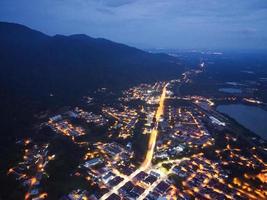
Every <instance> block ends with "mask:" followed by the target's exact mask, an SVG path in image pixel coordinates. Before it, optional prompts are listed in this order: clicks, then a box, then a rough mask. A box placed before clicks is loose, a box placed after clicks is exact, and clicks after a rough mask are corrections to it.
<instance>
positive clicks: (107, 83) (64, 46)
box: [0, 22, 182, 198]
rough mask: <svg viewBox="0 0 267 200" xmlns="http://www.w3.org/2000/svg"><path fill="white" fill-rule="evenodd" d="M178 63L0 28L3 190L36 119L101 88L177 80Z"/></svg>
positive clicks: (102, 43)
mask: <svg viewBox="0 0 267 200" xmlns="http://www.w3.org/2000/svg"><path fill="white" fill-rule="evenodd" d="M176 63H177V60H176V59H175V58H173V57H170V56H167V55H164V54H157V55H156V54H149V53H147V52H144V51H141V50H139V49H136V48H132V47H129V46H126V45H123V44H118V43H115V42H111V41H109V40H105V39H94V38H91V37H89V36H86V35H71V36H63V35H56V36H48V35H45V34H43V33H41V32H38V31H35V30H32V29H30V28H28V27H25V26H22V25H19V24H13V23H4V22H0V70H1V73H0V110H1V115H0V121H1V128H0V152H1V153H0V160H4V161H5V162H4V163H3V165H2V166H1V170H0V180H1V182H3V183H4V182H5V185H6V186H5V187H1V190H10V188H9V187H8V185H9V184H14V183H9V181H10V180H9V179H7V176H6V171H7V168H9V167H11V166H10V163H13V162H14V160H16V159H17V157H18V149H17V150H15V149H16V148H17V147H16V144H15V140H16V139H17V138H21V137H25V136H27V135H30V134H32V133H34V130H33V129H32V127H33V125H34V124H35V123H36V118H35V117H34V115H35V114H36V113H38V112H40V111H42V110H47V109H54V108H57V107H60V106H64V105H71V104H72V103H74V102H75V101H76V100H78V99H80V97H81V96H82V95H84V94H86V93H87V92H90V91H93V90H96V89H97V88H99V87H108V88H111V89H113V90H115V89H123V88H127V87H129V86H131V85H134V84H137V83H140V82H150V81H155V80H165V79H170V78H174V77H177V76H178V74H179V73H180V72H181V70H182V68H181V67H180V66H178V65H177V64H176ZM50 94H53V97H51V96H50ZM0 193H1V192H0ZM11 193H12V192H11ZM0 198H1V197H0Z"/></svg>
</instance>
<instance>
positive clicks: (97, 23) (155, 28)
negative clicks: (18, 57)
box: [0, 0, 267, 49]
mask: <svg viewBox="0 0 267 200" xmlns="http://www.w3.org/2000/svg"><path fill="white" fill-rule="evenodd" d="M0 21H8V22H16V23H20V24H24V25H27V26H29V27H31V28H33V29H37V30H40V31H42V32H45V33H47V34H49V35H54V34H64V35H70V34H75V33H85V34H87V35H90V36H92V37H104V38H107V39H111V40H114V41H117V42H122V43H126V44H129V45H133V46H136V47H140V48H180V49H198V48H209V49H225V48H227V49H264V48H266V47H267V1H266V0H1V1H0Z"/></svg>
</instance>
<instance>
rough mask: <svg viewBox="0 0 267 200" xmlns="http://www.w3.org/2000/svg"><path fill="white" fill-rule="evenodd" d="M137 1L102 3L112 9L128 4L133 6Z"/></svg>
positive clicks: (122, 0)
mask: <svg viewBox="0 0 267 200" xmlns="http://www.w3.org/2000/svg"><path fill="white" fill-rule="evenodd" d="M135 1H136V0H102V1H101V2H102V3H103V4H104V5H106V6H110V7H120V6H124V5H127V4H131V3H133V2H135Z"/></svg>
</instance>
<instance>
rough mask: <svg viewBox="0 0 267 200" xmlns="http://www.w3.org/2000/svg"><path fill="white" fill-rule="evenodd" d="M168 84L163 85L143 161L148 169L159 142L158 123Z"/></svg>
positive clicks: (143, 165) (144, 166)
mask: <svg viewBox="0 0 267 200" xmlns="http://www.w3.org/2000/svg"><path fill="white" fill-rule="evenodd" d="M167 86H168V83H167V84H165V86H164V87H163V90H162V93H161V97H160V101H159V107H158V109H157V111H156V115H155V118H156V123H155V126H154V128H153V130H152V131H151V133H150V137H149V142H148V149H147V153H146V157H145V160H144V161H143V163H142V168H144V169H147V168H148V167H149V166H150V165H151V162H152V159H153V154H154V150H155V146H156V142H157V135H158V125H159V121H160V118H161V116H162V115H163V113H164V102H165V99H166V91H167Z"/></svg>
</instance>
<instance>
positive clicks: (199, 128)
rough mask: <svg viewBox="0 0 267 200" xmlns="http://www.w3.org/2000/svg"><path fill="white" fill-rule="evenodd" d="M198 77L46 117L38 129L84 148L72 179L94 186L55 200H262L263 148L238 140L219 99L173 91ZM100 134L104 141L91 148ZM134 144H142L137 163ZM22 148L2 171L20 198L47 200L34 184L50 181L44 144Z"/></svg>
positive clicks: (88, 101) (49, 157)
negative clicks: (16, 160)
mask: <svg viewBox="0 0 267 200" xmlns="http://www.w3.org/2000/svg"><path fill="white" fill-rule="evenodd" d="M200 72H201V70H199V69H198V70H190V71H188V72H186V73H184V74H183V75H182V77H181V78H180V79H177V80H172V81H168V82H156V83H154V84H140V85H138V86H135V87H132V88H129V89H128V90H125V91H123V92H122V96H121V97H119V98H118V99H116V100H114V102H116V103H112V104H110V105H103V104H100V105H97V99H95V98H92V97H86V98H85V100H86V105H82V106H76V107H73V108H70V109H69V110H67V111H64V112H63V113H57V114H55V115H53V116H50V117H49V118H48V120H47V121H46V122H44V126H45V127H47V128H49V129H50V130H51V131H52V132H53V133H54V134H55V136H56V137H63V138H66V139H67V140H69V141H71V142H72V143H73V144H74V145H77V146H78V147H79V148H82V149H83V151H82V152H83V155H82V159H80V160H79V165H78V166H76V168H75V169H74V170H73V171H72V176H75V177H79V178H81V179H83V180H84V181H86V182H87V183H88V188H93V189H91V190H89V189H88V190H87V189H84V188H73V190H72V191H69V193H68V194H65V195H63V196H61V197H60V198H61V200H86V199H92V200H97V199H101V200H104V199H107V200H120V199H129V200H130V199H138V200H141V199H144V200H156V199H159V198H165V199H184V200H187V199H194V198H197V199H266V198H267V192H266V191H267V190H266V183H267V181H266V180H267V164H266V160H264V156H263V155H264V154H265V153H266V142H263V141H262V140H261V139H259V138H256V139H255V138H254V139H253V140H252V142H247V141H246V140H245V139H244V137H242V136H240V134H239V133H238V132H236V131H235V128H233V125H232V121H231V119H228V118H227V117H226V116H225V115H222V114H221V113H219V112H218V111H217V110H216V109H215V106H216V102H217V101H222V99H216V98H211V97H204V96H196V95H193V96H188V95H187V96H180V95H179V94H178V93H177V88H179V87H180V86H181V85H183V84H187V83H188V82H190V79H191V77H193V76H196V75H197V74H198V73H200ZM105 91H106V90H105ZM98 92H103V91H102V90H100V91H98ZM223 100H224V101H236V100H237V99H236V98H229V97H226V98H224V99H223ZM242 100H243V101H246V102H247V103H255V104H261V103H262V102H259V101H257V100H253V99H247V98H243V99H242ZM96 105H97V106H96ZM92 106H94V109H91V110H90V108H91V107H92ZM96 110H97V111H96ZM101 128H102V129H103V130H102V129H101ZM100 129H101V131H102V132H104V133H103V134H104V136H102V138H101V139H99V140H98V141H94V142H91V141H90V139H89V138H90V137H92V136H91V135H92V134H95V133H94V132H97V131H98V130H99V131H100ZM136 134H138V135H139V140H140V141H139V140H137V139H136ZM140 138H141V139H140ZM136 140H137V141H136ZM138 142H139V143H141V142H143V143H142V144H146V145H143V146H142V148H143V149H144V150H143V151H144V153H143V155H142V156H141V159H137V158H140V156H139V157H137V154H139V153H140V151H141V149H139V148H138V147H140V145H139V146H138V145H136V143H137V144H138ZM21 143H23V146H24V148H25V153H24V155H23V158H22V160H21V161H20V162H19V163H18V165H17V166H15V167H13V168H11V169H10V170H9V171H8V172H7V173H8V174H9V175H10V176H11V175H12V176H15V178H16V179H17V180H18V181H19V182H21V184H22V185H23V186H24V187H25V190H26V191H27V192H26V194H25V200H27V199H32V200H40V199H49V193H47V192H45V191H43V189H42V185H41V184H40V181H41V179H42V178H46V179H48V178H49V175H48V174H47V173H46V170H45V168H46V165H49V163H50V161H51V162H53V160H56V159H57V155H50V154H49V141H48V143H46V144H38V145H37V144H34V141H30V140H27V141H21ZM242 143H244V144H246V146H242ZM30 144H32V145H30ZM265 158H266V157H265ZM264 185H265V186H264Z"/></svg>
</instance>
